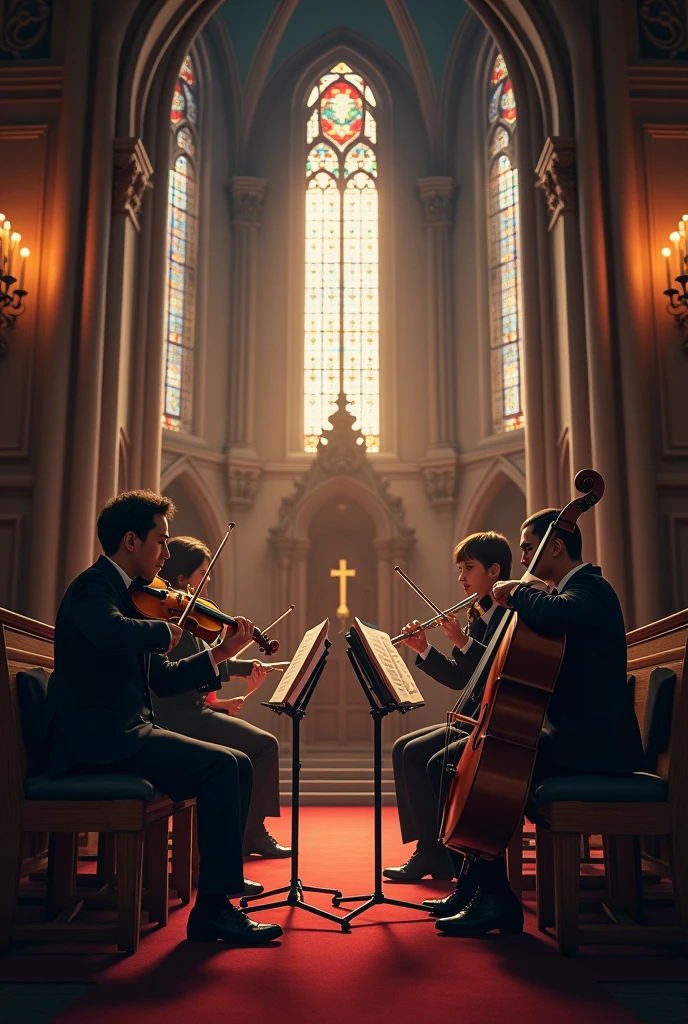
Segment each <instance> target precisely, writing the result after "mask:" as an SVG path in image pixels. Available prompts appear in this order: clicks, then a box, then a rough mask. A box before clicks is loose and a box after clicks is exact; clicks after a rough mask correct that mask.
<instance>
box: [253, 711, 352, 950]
mask: <svg viewBox="0 0 688 1024" xmlns="http://www.w3.org/2000/svg"><path fill="white" fill-rule="evenodd" d="M285 713H286V714H288V715H289V717H290V718H291V722H292V755H291V778H292V802H291V803H292V805H291V879H290V881H289V885H285V886H282V888H281V889H271V890H270V891H269V892H261V893H259V894H258V895H257V896H242V898H241V900H240V901H239V903H240V905H241V907H243V908H246V907H248V905H249V903H251V902H252V900H258V899H261V900H264V899H267V898H269V897H270V896H280V895H282V893H287V896H286V898H285V899H283V900H277V901H276V902H275V903H261V904H260V906H257V907H254V906H252V907H251V908H250V909H251V912H252V913H253V912H255V911H258V910H273V909H274V908H275V907H295V908H296V909H297V910H307V911H308V912H309V913H311V914H317V915H318V917H324V918H326V919H327V920H328V921H336V923H337V924H338V925H340V926H341V929H342V931H344V932H348V931H349V922H348V920H347V919H346V918H344V917H340V915H339V914H332V913H330V912H329V911H327V910H321V909H320V907H314V906H313V905H312V904H311V903H305V902H304V899H303V894H304V892H324V893H327V894H328V895H330V896H332V897H333V903H334V901H335V900H337V899H339V898H340V897H341V895H342V894H341V892H340V891H339V889H322V888H320V887H318V886H315V885H304V884H303V882H302V881H301V879H300V878H299V810H300V802H299V787H300V778H301V752H300V726H301V719H302V718H303V714H304V712H303V711H300V710H286V712H285ZM335 906H336V904H335Z"/></svg>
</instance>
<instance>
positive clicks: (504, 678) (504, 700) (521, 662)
mask: <svg viewBox="0 0 688 1024" xmlns="http://www.w3.org/2000/svg"><path fill="white" fill-rule="evenodd" d="M575 486H576V489H577V490H578V491H581V492H582V493H583V497H582V498H575V499H574V500H573V501H571V502H569V504H568V505H567V506H566V507H565V508H564V509H563V510H562V511H561V512H560V513H559V516H558V518H557V519H556V520H555V521H554V522H553V523H551V524H550V526H549V527H548V529H547V531H546V533H545V535H544V537H543V538H542V540H541V541H540V544H539V545H538V548H537V551H536V552H535V555H534V556H533V559H532V561H531V563H530V565H529V566H528V569H527V571H526V573H525V574H524V576H523V577H522V579H523V580H524V582H530V581H529V579H528V577H530V576H532V575H534V574H535V572H536V570H537V566H538V562H539V561H540V559H541V558H542V555H543V553H544V552H545V550H546V548H547V545H548V544H549V542H550V540H551V539H552V537H553V535H554V534H555V532H556V531H560V532H561V531H567V532H569V533H572V532H573V530H574V529H575V527H576V523H577V521H578V519H579V518H580V516H581V515H582V514H583V513H584V512H586V511H587V510H588V509H589V508H592V506H593V505H595V504H597V502H598V501H599V500H600V498H601V497H602V495H603V493H604V481H603V479H602V477H601V476H600V474H599V473H596V472H595V471H594V470H582V471H581V472H580V473H578V474H577V475H576V478H575ZM565 645H566V638H565V637H564V636H545V635H543V634H540V633H536V632H535V630H533V629H531V628H530V627H529V626H527V625H526V624H525V622H522V621H520V620H519V618H518V615H517V613H516V612H515V611H514V610H513V609H510V608H507V611H506V614H505V615H504V617H503V618H502V621H501V622H500V624H499V626H498V627H497V629H496V630H495V633H494V636H493V637H492V639H491V640H490V643H489V644H488V646H487V648H486V650H485V653H484V655H483V657H482V658H481V660H480V662H479V664H478V665H477V667H476V669H475V672H474V673H473V675H472V677H471V679H470V680H469V682H468V684H467V685H466V687H465V689H464V690H463V692H462V695H461V697H460V698H459V700H458V702H457V704H456V706H455V708H454V710H453V711H450V712H449V713H448V715H447V734H446V741H445V756H444V764H443V779H444V783H445V785H444V787H443V789H444V790H445V791H446V797H445V799H444V806H443V810H442V821H441V826H440V839H441V841H442V843H443V844H444V845H445V846H447V847H449V849H452V850H457V851H458V852H460V853H463V854H465V855H466V860H467V863H468V862H469V861H470V860H471V859H475V858H477V857H485V858H488V859H493V858H495V857H498V856H499V855H500V854H502V853H503V852H504V850H505V849H506V847H507V845H508V843H509V841H510V840H511V837H512V836H513V834H514V832H515V830H516V828H517V826H518V824H519V822H520V821H521V819H522V817H523V811H524V809H525V805H526V801H527V799H528V793H529V790H530V781H531V778H532V775H533V768H534V766H535V757H536V754H537V745H538V740H539V737H540V732H541V730H542V725H543V722H544V718H545V713H546V711H547V704H548V702H549V697H550V694H551V693H552V691H553V689H554V686H555V683H556V681H557V676H558V674H559V669H560V667H561V662H562V659H563V656H564V649H565ZM478 700H479V703H478ZM474 708H475V709H476V710H475V711H474V712H473V714H472V715H471V714H466V713H465V712H466V710H467V709H469V710H471V711H473V709H474ZM474 715H475V717H474ZM466 732H468V734H469V735H468V739H467V741H466V743H465V745H464V746H463V749H462V751H461V752H460V753H459V751H458V747H457V745H456V744H455V743H454V741H455V740H457V739H458V738H459V737H460V736H461V735H465V733H466ZM448 779H449V784H448V786H447V780H448Z"/></svg>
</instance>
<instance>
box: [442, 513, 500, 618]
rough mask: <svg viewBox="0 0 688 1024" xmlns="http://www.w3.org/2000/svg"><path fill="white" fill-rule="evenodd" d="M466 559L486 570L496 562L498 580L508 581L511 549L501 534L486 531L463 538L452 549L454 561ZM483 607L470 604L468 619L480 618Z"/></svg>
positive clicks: (476, 603)
mask: <svg viewBox="0 0 688 1024" xmlns="http://www.w3.org/2000/svg"><path fill="white" fill-rule="evenodd" d="M467 558H474V559H475V560H476V561H477V562H480V564H481V565H484V566H485V568H486V569H489V568H490V567H491V566H493V565H494V563H495V562H496V563H497V564H498V565H499V579H500V580H508V579H509V576H510V574H511V548H510V547H509V541H508V540H507V539H506V537H504V536H503V535H502V534H501V533H495V532H494V530H488V531H487V532H486V533H471V534H470V535H469V536H468V537H464V539H463V540H462V541H460V542H459V543H458V544H457V545H456V547H455V548H454V561H455V562H456V564H457V565H458V563H459V562H465V561H466V559H467ZM483 607H484V606H481V605H480V602H479V601H476V602H475V604H472V605H471V606H470V608H469V609H468V618H469V620H471V619H478V618H480V616H481V614H482V612H483Z"/></svg>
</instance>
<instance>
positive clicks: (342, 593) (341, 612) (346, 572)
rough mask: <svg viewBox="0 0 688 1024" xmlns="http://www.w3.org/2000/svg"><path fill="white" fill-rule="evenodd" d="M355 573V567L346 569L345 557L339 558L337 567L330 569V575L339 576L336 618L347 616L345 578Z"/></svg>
mask: <svg viewBox="0 0 688 1024" xmlns="http://www.w3.org/2000/svg"><path fill="white" fill-rule="evenodd" d="M355 575H356V570H355V569H347V567H346V558H340V559H339V568H338V569H330V576H338V577H339V608H338V609H337V618H339V619H346V618H348V617H349V609H348V608H347V606H346V580H347V577H349V576H355Z"/></svg>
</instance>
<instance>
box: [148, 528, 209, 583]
mask: <svg viewBox="0 0 688 1024" xmlns="http://www.w3.org/2000/svg"><path fill="white" fill-rule="evenodd" d="M167 546H168V548H169V549H170V557H169V558H168V559H167V561H166V562H165V565H164V566H163V568H162V569H161V570H160V575H161V576H162V577H163V579H166V580H167V582H168V583H169V584H170V586H172V587H178V586H179V577H180V576H183V577H184V579H187V580H188V578H189V576H191V575H192V573H194V572H196V569H198V568H199V566H201V565H203V560H204V559H205V558H211V557H212V555H211V552H210V549H209V548H208V547H207V546H206V545H205V544H204V543H203V541H202V540H197V538H196V537H170V539H169V541H168V542H167Z"/></svg>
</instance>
